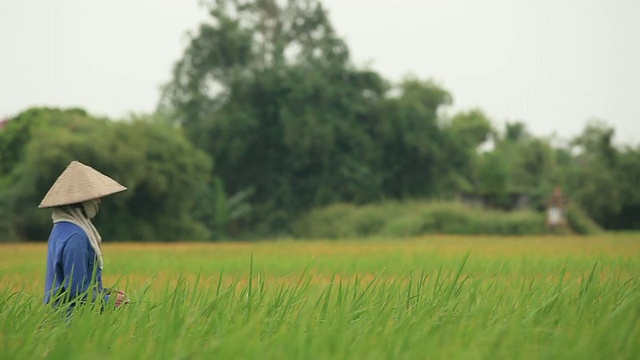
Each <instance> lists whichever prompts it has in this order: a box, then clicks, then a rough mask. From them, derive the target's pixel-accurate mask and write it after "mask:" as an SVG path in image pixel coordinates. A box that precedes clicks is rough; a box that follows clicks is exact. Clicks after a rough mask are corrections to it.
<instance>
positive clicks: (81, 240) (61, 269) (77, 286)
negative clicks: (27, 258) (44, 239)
mask: <svg viewBox="0 0 640 360" xmlns="http://www.w3.org/2000/svg"><path fill="white" fill-rule="evenodd" d="M89 293H92V294H93V300H95V299H96V298H97V297H103V298H104V299H105V300H107V299H108V295H107V296H105V289H104V288H103V287H102V269H100V267H98V266H97V258H96V252H95V250H93V248H92V247H91V243H90V242H89V238H88V237H87V234H86V233H85V231H84V230H83V229H82V228H81V227H80V226H78V225H76V224H73V223H70V222H66V221H61V222H57V223H55V224H54V225H53V229H52V230H51V234H50V235H49V250H48V252H47V272H46V280H45V288H44V302H45V304H49V303H51V301H52V300H53V305H57V304H58V303H60V302H64V301H69V302H72V303H75V302H76V301H78V300H79V301H85V300H86V299H87V294H89Z"/></svg>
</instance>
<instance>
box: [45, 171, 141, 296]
mask: <svg viewBox="0 0 640 360" xmlns="http://www.w3.org/2000/svg"><path fill="white" fill-rule="evenodd" d="M126 189H127V188H126V187H124V186H122V185H120V184H118V183H117V182H116V181H115V180H113V179H111V178H110V177H108V176H106V175H104V174H102V173H100V172H98V171H96V170H95V169H93V168H91V167H89V166H86V165H84V164H82V163H80V162H78V161H72V162H71V163H70V164H69V165H68V166H67V168H66V169H65V170H64V171H63V172H62V174H61V175H60V177H58V179H57V180H56V182H55V183H54V184H53V186H51V189H49V192H47V194H46V195H45V197H44V198H43V199H42V202H41V203H40V205H39V206H38V207H39V208H52V210H53V214H52V216H51V218H52V219H53V229H52V230H51V234H50V235H49V243H48V245H49V250H48V252H47V273H46V281H45V289H44V302H45V304H52V305H54V306H56V305H59V304H60V303H68V304H69V305H70V306H71V308H73V307H74V306H75V305H76V304H77V303H84V302H86V301H87V298H88V297H91V299H90V300H89V301H96V300H98V301H101V300H104V301H109V298H110V297H112V296H115V299H112V300H113V303H114V304H115V306H116V307H119V306H120V305H122V304H125V303H128V301H129V300H128V299H127V297H126V296H125V293H124V292H123V291H110V290H109V289H105V288H103V287H102V266H103V260H102V251H101V241H102V239H101V238H100V234H99V233H98V230H96V228H95V227H94V226H93V224H92V223H91V219H92V218H93V217H94V216H96V214H97V213H98V210H99V208H100V201H101V200H100V199H101V198H102V197H104V196H107V195H111V194H115V193H117V192H120V191H124V190H126Z"/></svg>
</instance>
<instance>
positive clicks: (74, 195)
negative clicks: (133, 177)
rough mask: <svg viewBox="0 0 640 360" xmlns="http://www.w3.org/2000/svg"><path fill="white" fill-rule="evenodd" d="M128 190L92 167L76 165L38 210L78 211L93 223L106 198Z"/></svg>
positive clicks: (68, 168) (50, 190)
mask: <svg viewBox="0 0 640 360" xmlns="http://www.w3.org/2000/svg"><path fill="white" fill-rule="evenodd" d="M126 189H127V188H126V187H124V186H122V185H120V184H119V183H118V182H117V181H115V180H113V179H112V178H110V177H108V176H106V175H104V174H102V173H100V172H99V171H97V170H95V169H93V168H92V167H90V166H87V165H84V164H82V163H80V162H78V161H72V162H71V163H70V164H69V165H68V166H67V168H66V169H65V170H64V171H63V172H62V174H61V175H60V176H59V177H58V179H57V180H56V182H55V183H54V184H53V186H51V189H49V191H48V192H47V194H46V195H45V197H44V198H43V199H42V202H40V205H39V206H38V207H39V208H53V207H61V206H72V207H78V208H80V209H81V210H82V212H83V213H84V215H85V216H86V217H87V218H89V219H91V218H93V217H94V216H96V214H97V213H98V210H99V209H100V203H101V199H102V198H103V197H105V196H108V195H111V194H115V193H118V192H121V191H124V190H126Z"/></svg>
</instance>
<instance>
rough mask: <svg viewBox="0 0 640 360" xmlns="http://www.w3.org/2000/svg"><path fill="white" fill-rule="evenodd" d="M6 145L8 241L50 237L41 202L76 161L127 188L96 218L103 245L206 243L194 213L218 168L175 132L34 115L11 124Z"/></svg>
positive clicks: (1, 194) (2, 191)
mask: <svg viewBox="0 0 640 360" xmlns="http://www.w3.org/2000/svg"><path fill="white" fill-rule="evenodd" d="M0 144H2V147H3V148H2V154H3V157H2V173H0V179H2V182H1V183H0V199H1V200H0V202H1V203H2V204H4V205H5V206H6V207H5V209H10V212H9V211H8V212H3V219H2V222H3V223H4V225H3V226H2V230H4V233H5V234H4V236H8V235H11V236H14V237H17V238H24V239H32V240H44V239H46V238H47V236H48V232H49V230H50V227H51V220H50V215H51V214H50V211H48V210H42V209H37V206H38V203H39V202H40V200H41V199H42V197H43V196H44V194H45V193H46V192H47V191H48V189H49V187H51V185H52V184H53V183H54V181H55V179H56V178H57V177H58V176H59V175H60V173H61V172H62V171H63V170H64V168H65V167H66V166H67V165H68V164H69V162H70V161H72V160H78V161H80V162H83V163H85V164H87V165H90V166H92V167H94V168H96V169H97V170H99V171H101V172H103V173H105V174H108V175H109V176H111V177H113V178H114V179H116V180H117V181H119V182H120V183H122V184H124V185H125V186H127V187H128V191H125V192H123V193H120V194H117V195H114V196H111V197H109V198H107V199H105V201H104V202H103V206H102V211H101V212H100V214H99V216H98V217H96V223H97V224H99V225H100V226H99V229H100V231H101V233H102V235H103V237H104V238H105V239H121V240H125V239H126V240H130V239H135V240H177V239H199V238H203V239H205V238H207V237H208V233H207V229H206V227H205V226H203V224H200V223H198V222H195V221H193V220H192V218H191V216H190V212H191V210H192V207H193V204H194V201H195V197H196V196H197V193H196V190H197V189H199V186H200V184H202V183H206V182H207V181H208V179H209V177H210V173H211V167H212V162H211V160H210V158H208V156H206V155H205V154H204V153H202V152H200V151H198V150H196V149H195V148H194V147H193V146H192V145H191V144H190V143H189V142H188V141H187V139H186V138H185V137H183V136H181V134H180V132H179V131H176V129H173V128H171V127H168V126H165V125H160V124H153V123H147V122H143V121H134V122H112V121H108V120H105V119H96V118H93V117H91V116H89V115H87V114H86V113H85V112H84V111H80V110H67V111H65V110H56V109H32V110H29V111H27V112H25V113H23V114H20V115H19V116H17V117H16V118H15V119H13V120H11V121H10V122H9V124H8V126H7V127H6V128H5V129H4V130H3V131H1V132H0ZM5 146H7V147H8V148H10V149H11V151H5V150H6V148H4V147H5Z"/></svg>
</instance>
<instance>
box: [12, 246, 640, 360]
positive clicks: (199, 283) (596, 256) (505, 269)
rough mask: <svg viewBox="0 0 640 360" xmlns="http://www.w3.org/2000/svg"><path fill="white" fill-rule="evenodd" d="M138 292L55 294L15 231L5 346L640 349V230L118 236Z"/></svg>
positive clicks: (128, 287)
mask: <svg viewBox="0 0 640 360" xmlns="http://www.w3.org/2000/svg"><path fill="white" fill-rule="evenodd" d="M103 250H104V253H105V267H104V282H105V286H111V285H114V284H115V287H117V288H120V289H123V290H125V291H127V293H128V295H129V296H130V297H131V303H130V304H129V305H128V306H125V307H122V308H119V309H110V310H107V311H104V312H100V311H99V310H98V309H95V308H92V307H90V306H86V307H83V308H80V309H77V310H76V312H75V313H74V314H73V317H72V318H71V319H70V320H67V319H66V318H65V317H63V316H60V314H59V312H56V311H55V310H52V309H51V308H49V307H46V306H43V305H42V292H43V288H44V284H43V281H44V269H45V267H44V262H45V257H46V244H5V245H0V350H1V351H0V359H37V358H54V359H57V358H64V359H87V358H105V359H106V358H117V359H209V358H222V359H229V358H242V359H496V358H498V359H638V358H640V287H639V281H638V275H639V274H640V234H606V235H602V236H597V237H568V236H567V237H562V236H558V237H554V236H541V237H471V236H469V237H456V236H429V237H423V238H412V239H402V240H398V239H368V240H360V241H356V240H349V241H346V240H345V241H323V240H317V241H293V240H282V241H269V242H267V241H264V242H251V243H231V242H222V243H179V244H157V243H154V244H140V243H112V244H110V243H104V245H103Z"/></svg>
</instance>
